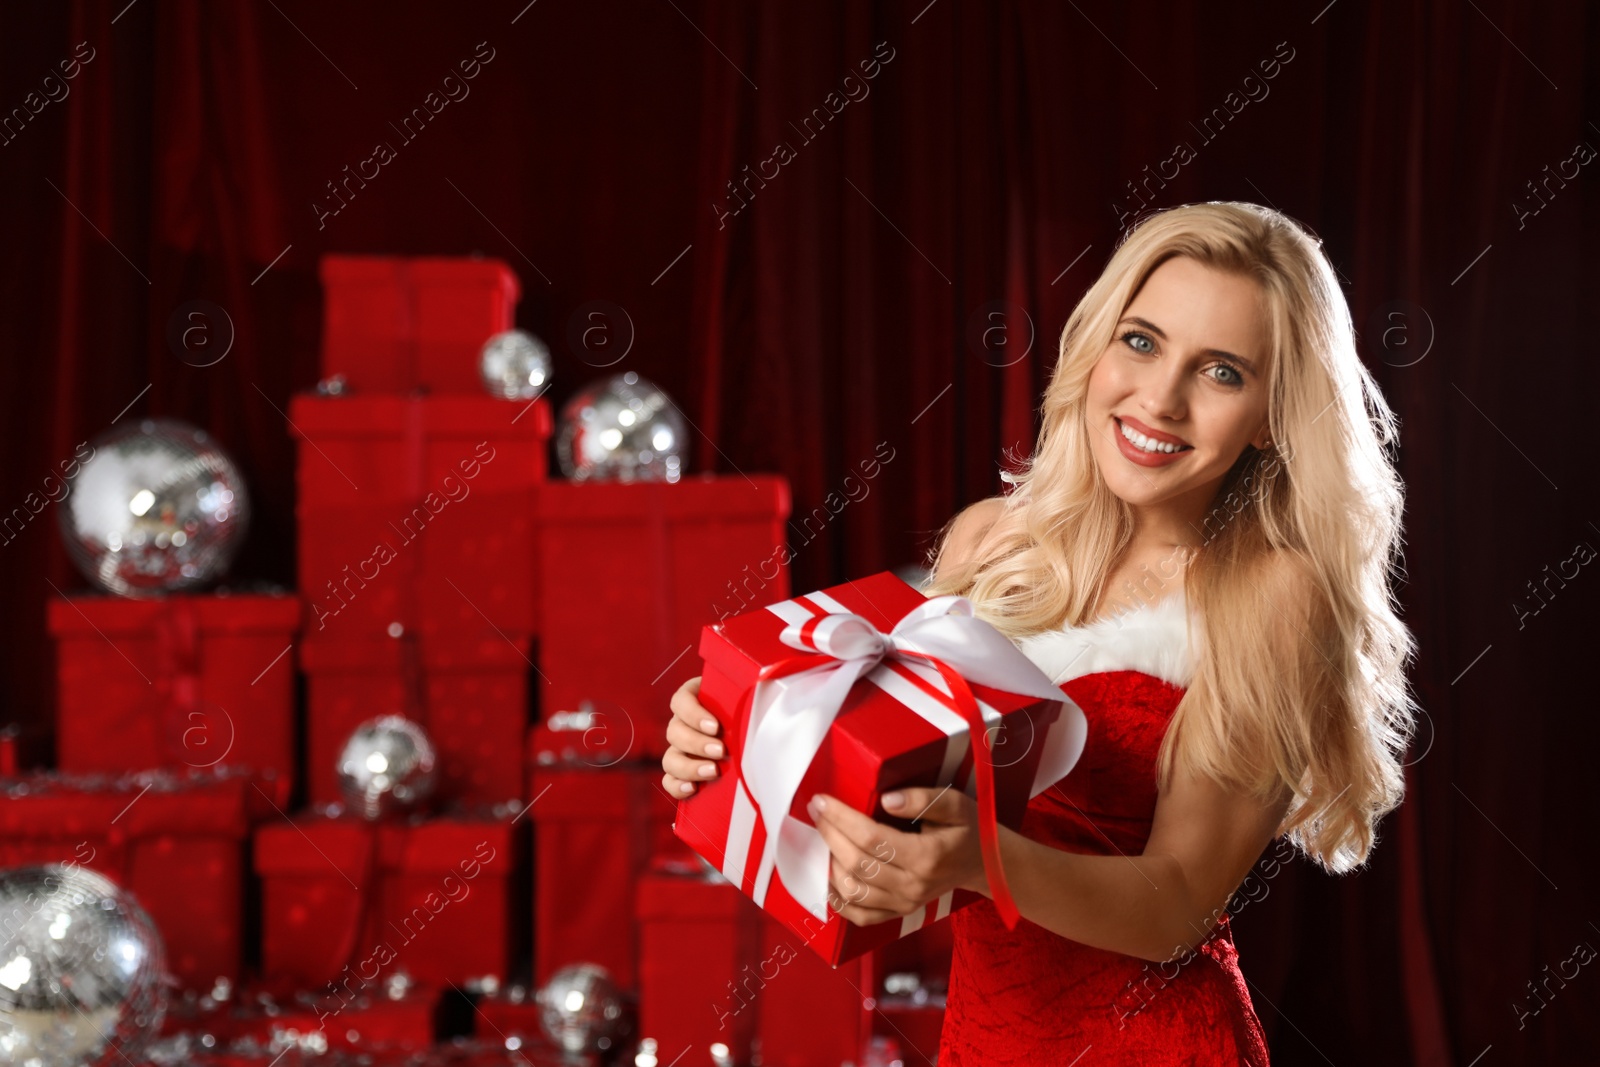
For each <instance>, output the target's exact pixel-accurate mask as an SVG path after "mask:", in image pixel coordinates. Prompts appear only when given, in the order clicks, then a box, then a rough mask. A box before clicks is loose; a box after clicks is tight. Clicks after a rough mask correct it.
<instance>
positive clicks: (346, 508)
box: [289, 394, 551, 639]
mask: <svg viewBox="0 0 1600 1067" xmlns="http://www.w3.org/2000/svg"><path fill="white" fill-rule="evenodd" d="M289 422H290V426H291V428H292V431H293V433H294V435H295V436H296V437H297V438H298V439H299V440H300V441H301V442H302V445H301V447H300V449H299V458H298V461H297V467H296V485H297V487H298V491H299V502H298V504H297V506H296V515H297V518H298V520H299V521H298V526H297V529H298V542H297V543H298V550H299V560H298V572H299V582H300V590H301V593H302V595H303V596H304V597H305V600H306V614H305V632H306V634H307V636H308V637H311V638H316V639H322V638H363V639H366V638H379V637H384V636H388V635H390V634H391V627H392V626H394V625H395V624H399V626H400V627H402V628H403V629H404V630H406V631H410V632H413V633H417V634H420V635H421V636H422V637H423V638H425V639H427V638H433V637H455V636H460V635H474V636H477V635H487V636H492V635H495V634H501V633H503V634H510V635H512V636H513V637H517V636H520V635H528V634H532V633H534V632H536V631H535V629H534V627H535V622H536V619H537V615H536V612H535V603H536V600H537V598H538V585H537V575H536V574H535V567H534V560H535V544H534V542H535V540H536V537H537V530H536V529H535V523H534V520H535V517H536V516H537V514H538V510H539V506H540V505H539V500H540V496H541V492H542V486H543V485H544V482H545V477H546V474H547V472H548V468H549V457H548V441H549V438H550V427H551V421H550V408H549V405H548V403H547V402H546V401H544V400H536V401H531V402H518V401H512V400H499V399H495V398H493V397H488V396H477V397H474V396H439V397H421V396H418V397H398V396H349V397H319V396H312V395H305V394H302V395H300V396H296V397H295V398H294V399H293V400H292V401H290V404H289Z"/></svg>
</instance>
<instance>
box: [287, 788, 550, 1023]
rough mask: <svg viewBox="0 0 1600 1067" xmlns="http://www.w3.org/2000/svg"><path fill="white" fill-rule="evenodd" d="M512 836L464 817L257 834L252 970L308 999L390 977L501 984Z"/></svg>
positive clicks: (507, 829)
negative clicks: (255, 964) (309, 992)
mask: <svg viewBox="0 0 1600 1067" xmlns="http://www.w3.org/2000/svg"><path fill="white" fill-rule="evenodd" d="M519 840H520V839H519V838H518V836H517V835H516V833H515V827H514V826H513V825H512V823H511V821H510V820H509V819H488V818H472V817H466V816H452V817H446V818H433V819H427V820H419V821H415V822H406V823H397V822H389V823H378V824H373V823H363V822H359V821H356V820H354V819H340V818H326V817H317V816H300V817H297V818H296V819H295V821H294V822H292V823H291V822H279V823H271V824H268V825H265V826H262V827H260V828H259V829H258V830H257V831H256V838H255V869H256V873H257V874H259V875H260V876H261V879H262V890H261V898H262V908H261V911H262V971H263V973H264V974H266V975H268V976H270V977H271V978H273V979H277V980H280V981H288V982H295V983H298V984H300V985H303V986H310V987H318V989H319V991H320V989H321V987H324V986H328V985H330V984H331V983H335V982H336V983H337V988H339V989H341V990H343V989H346V988H347V987H349V988H351V989H352V990H354V991H356V992H359V991H361V990H364V989H367V988H368V987H369V986H374V985H375V983H376V982H377V981H378V980H379V979H380V976H382V975H387V974H392V973H395V972H396V971H404V972H405V973H407V974H408V975H410V976H411V977H412V978H414V979H417V980H418V981H421V982H428V983H436V984H437V983H445V982H456V983H462V982H467V981H471V980H474V979H478V978H482V977H491V976H492V977H494V978H496V979H498V980H500V981H504V980H505V978H506V976H507V972H508V971H509V969H510V965H511V963H512V956H511V936H510V926H511V912H510V902H511V894H510V892H509V888H508V884H507V883H508V879H509V878H510V876H511V874H512V872H513V871H514V870H515V869H516V867H517V860H518V851H519V844H518V842H519Z"/></svg>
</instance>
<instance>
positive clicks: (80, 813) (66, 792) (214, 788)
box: [0, 767, 273, 840]
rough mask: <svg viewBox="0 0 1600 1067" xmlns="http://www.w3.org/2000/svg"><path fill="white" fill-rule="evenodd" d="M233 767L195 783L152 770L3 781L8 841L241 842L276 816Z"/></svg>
mask: <svg viewBox="0 0 1600 1067" xmlns="http://www.w3.org/2000/svg"><path fill="white" fill-rule="evenodd" d="M272 810H273V808H272V802H271V800H270V799H269V798H268V797H267V796H266V795H265V794H264V793H262V792H261V791H260V790H259V789H258V788H257V787H256V786H255V785H253V784H252V783H251V781H250V779H249V777H248V776H247V775H246V774H244V773H242V772H240V771H238V770H237V769H236V768H232V767H218V768H214V769H213V770H211V771H209V772H203V773H197V774H196V775H194V776H189V775H184V774H178V773H176V772H167V771H147V772H141V773H139V774H131V775H123V776H119V777H117V778H115V779H110V778H107V777H106V776H103V775H99V776H96V775H82V774H79V775H68V774H62V773H60V772H43V773H39V774H30V775H24V776H22V777H19V778H7V779H3V780H0V837H4V838H13V839H31V840H57V839H61V838H66V837H74V838H88V837H92V838H96V839H99V838H148V837H165V836H179V837H201V836H211V837H237V838H243V837H245V836H246V835H247V834H249V832H250V826H251V824H252V823H254V822H257V821H259V820H260V819H262V818H264V817H266V816H268V815H269V814H270V813H271V812H272Z"/></svg>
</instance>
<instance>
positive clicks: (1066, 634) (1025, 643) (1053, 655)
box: [1017, 590, 1200, 688]
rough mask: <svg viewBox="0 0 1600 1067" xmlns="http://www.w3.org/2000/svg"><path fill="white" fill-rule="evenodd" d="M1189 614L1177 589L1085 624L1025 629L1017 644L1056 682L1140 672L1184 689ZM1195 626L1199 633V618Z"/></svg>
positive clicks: (1190, 669)
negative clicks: (1040, 630)
mask: <svg viewBox="0 0 1600 1067" xmlns="http://www.w3.org/2000/svg"><path fill="white" fill-rule="evenodd" d="M1188 617H1189V612H1188V610H1187V605H1186V604H1185V602H1184V597H1183V593H1182V591H1181V590H1180V591H1179V592H1177V593H1175V594H1173V595H1171V596H1167V597H1163V598H1162V599H1161V600H1158V601H1156V602H1155V603H1154V604H1150V603H1146V604H1141V605H1140V606H1139V607H1137V608H1133V609H1132V610H1129V611H1125V612H1122V613H1120V614H1117V615H1112V616H1108V617H1107V618H1103V619H1097V620H1095V621H1094V622H1092V623H1090V624H1089V625H1087V626H1067V627H1062V628H1061V629H1059V630H1047V631H1045V632H1043V633H1037V634H1029V635H1028V636H1026V637H1023V638H1019V639H1018V641H1017V647H1018V648H1020V649H1021V650H1022V651H1023V653H1024V654H1025V655H1026V656H1027V657H1028V658H1029V659H1031V660H1032V661H1033V662H1034V664H1035V665H1037V666H1038V668H1039V669H1040V670H1042V671H1044V673H1045V674H1046V675H1047V676H1049V678H1050V679H1051V681H1053V682H1055V684H1056V685H1061V684H1062V683H1063V682H1068V681H1071V680H1072V679H1074V678H1081V677H1083V676H1084V675H1086V674H1100V673H1103V672H1106V671H1140V672H1142V673H1144V674H1148V675H1151V676H1153V677H1156V678H1159V679H1161V680H1162V681H1164V682H1167V683H1168V684H1170V685H1176V686H1178V687H1180V688H1187V687H1188V685H1189V682H1190V680H1191V679H1192V678H1193V676H1194V664H1193V660H1192V658H1191V655H1190V648H1189V634H1188V630H1187V628H1186V625H1185V624H1186V622H1187V621H1188ZM1193 625H1194V626H1195V632H1196V633H1197V634H1198V633H1199V625H1200V620H1199V619H1198V618H1196V619H1194V620H1193Z"/></svg>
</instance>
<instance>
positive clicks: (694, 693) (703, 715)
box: [671, 677, 721, 737]
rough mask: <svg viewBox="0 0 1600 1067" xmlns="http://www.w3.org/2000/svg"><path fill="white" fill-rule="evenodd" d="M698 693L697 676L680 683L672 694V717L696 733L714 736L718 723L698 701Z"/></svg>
mask: <svg viewBox="0 0 1600 1067" xmlns="http://www.w3.org/2000/svg"><path fill="white" fill-rule="evenodd" d="M699 694H700V679H699V678H698V677H695V678H690V679H689V680H688V681H687V682H684V683H683V684H682V685H680V686H679V687H678V691H677V692H676V693H673V694H672V702H671V707H672V715H673V718H675V719H678V720H680V721H681V722H682V723H683V724H684V725H685V726H687V727H688V728H689V729H691V730H694V731H695V732H696V733H702V734H705V735H706V736H707V737H715V736H716V734H717V732H718V731H719V730H720V729H721V727H720V726H719V725H718V723H717V720H716V717H715V716H714V715H712V714H711V713H710V712H709V711H707V710H706V709H705V707H704V706H703V705H702V704H701V703H700V699H699Z"/></svg>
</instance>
